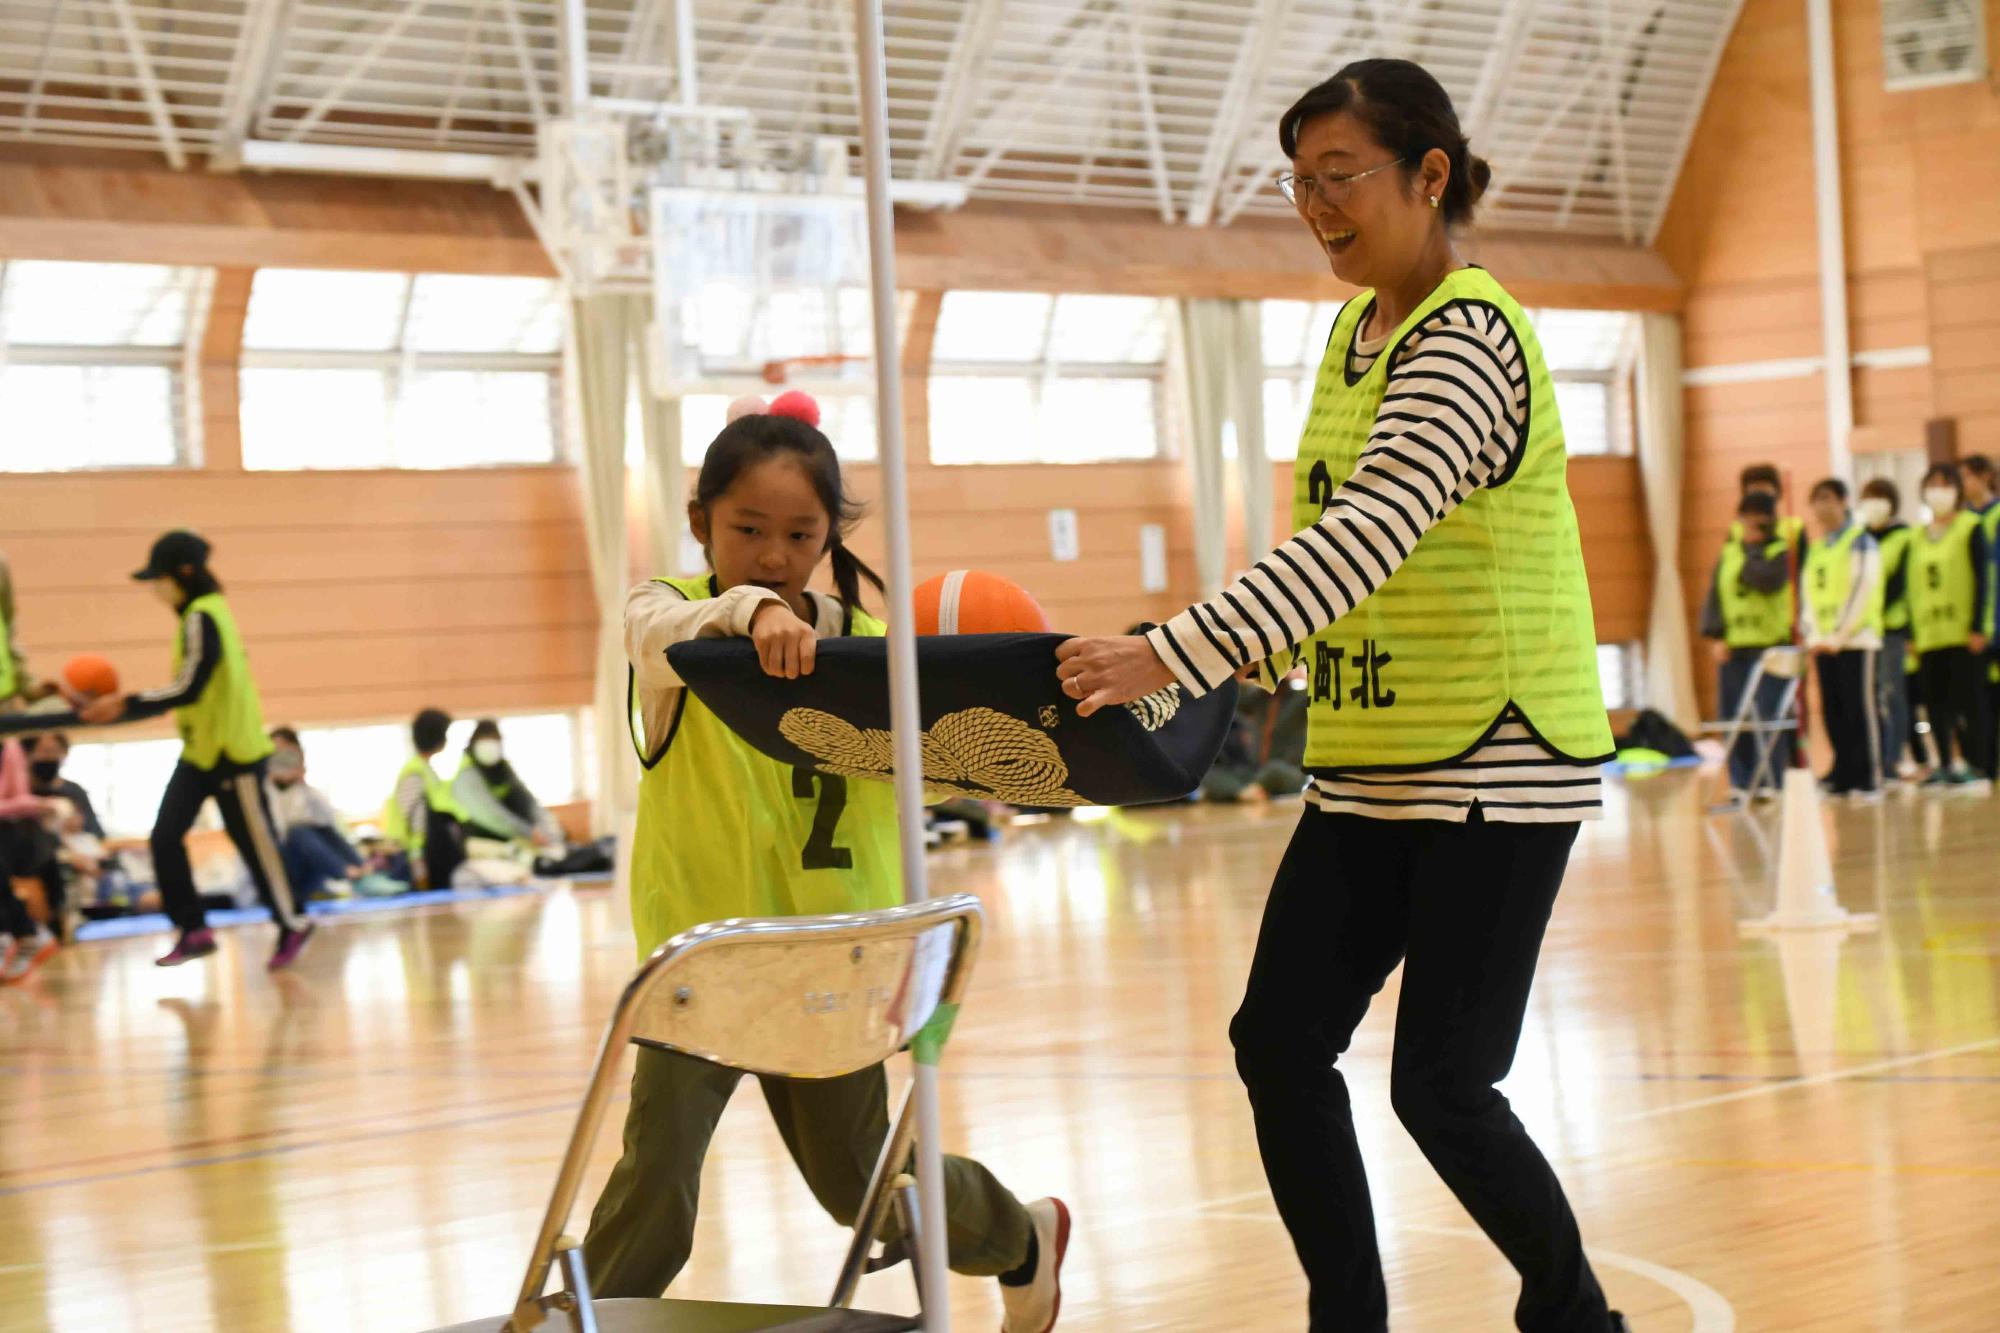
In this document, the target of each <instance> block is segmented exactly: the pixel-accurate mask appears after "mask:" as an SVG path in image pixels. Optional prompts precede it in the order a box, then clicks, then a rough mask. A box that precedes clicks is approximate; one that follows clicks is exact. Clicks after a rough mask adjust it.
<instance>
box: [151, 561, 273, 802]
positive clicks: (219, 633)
mask: <svg viewBox="0 0 2000 1333" xmlns="http://www.w3.org/2000/svg"><path fill="white" fill-rule="evenodd" d="M197 611H203V612H206V613H207V614H208V618H209V621H210V622H211V623H212V624H213V625H214V626H215V636H216V639H217V640H218V641H219V644H220V647H221V649H222V657H221V660H220V661H219V662H217V663H216V664H215V673H214V674H213V675H211V676H210V677H209V678H208V688H206V689H204V690H203V691H202V692H201V696H200V697H199V698H197V699H196V700H195V701H194V702H193V703H191V704H188V705H187V706H185V707H183V708H176V709H175V710H174V722H175V725H177V726H178V727H179V728H180V732H181V744H182V746H183V747H184V748H183V750H182V753H181V758H183V759H185V760H186V761H187V762H188V763H190V764H193V765H194V766H195V767H196V768H214V767H215V766H216V764H217V763H219V762H220V761H222V760H224V759H227V760H229V761H230V762H231V763H234V764H254V763H256V762H257V761H258V760H259V759H264V758H267V757H268V756H269V755H270V753H271V749H272V746H271V738H270V736H268V735H267V734H265V731H264V705H263V703H262V702H261V701H260V700H259V699H258V697H257V682H255V681H254V680H252V679H250V658H249V655H248V654H246V653H245V652H244V651H243V637H242V635H240V634H238V633H237V632H236V617H235V616H233V615H231V614H230V611H229V604H228V603H227V602H225V601H223V600H222V596H221V594H219V593H209V594H207V595H206V596H202V597H197V598H195V599H194V600H193V601H192V602H189V603H188V604H187V609H186V610H185V611H184V612H183V613H182V616H183V619H182V622H181V632H180V634H179V635H178V636H177V637H176V638H175V639H174V675H175V676H179V675H180V673H181V666H182V664H183V663H184V662H185V661H186V660H187V622H186V617H187V616H191V615H193V614H194V613H195V612H197Z"/></svg>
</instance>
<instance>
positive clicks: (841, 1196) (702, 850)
mask: <svg viewBox="0 0 2000 1333" xmlns="http://www.w3.org/2000/svg"><path fill="white" fill-rule="evenodd" d="M818 425H819V407H818V405H817V404H816V403H814V402H813V400H812V399H811V398H809V397H807V396H806V395H804V394H801V393H788V394H785V395H783V396H782V397H780V398H779V399H778V400H777V402H776V403H774V404H772V406H771V408H770V409H769V410H768V411H767V410H765V408H764V405H763V404H762V403H761V402H759V401H757V400H755V399H749V400H741V401H739V402H738V403H736V404H735V405H733V406H732V407H731V409H730V421H729V424H728V425H727V426H725V427H724V428H723V430H722V433H721V434H720V435H718V436H716V438H715V442H714V443H713V444H711V445H710V446H709V449H708V455H707V457H706V458H704V459H703V461H702V467H701V476H700V479H699V481H698V482H697V484H696V490H695V498H694V500H693V502H692V503H690V504H689V505H688V524H689V527H690V528H691V530H692V531H693V533H694V535H695V538H696V539H697V540H698V541H700V542H701V544H702V548H703V550H704V551H706V552H707V555H708V562H709V566H710V567H711V568H712V569H713V570H714V571H715V572H714V573H713V574H712V575H710V576H708V577H705V578H689V579H656V580H654V581H652V582H650V583H643V584H640V585H639V586H638V587H637V588H634V589H633V590H632V594H631V596H630V598H629V599H628V600H627V602H626V607H625V645H626V652H627V655H628V656H629V657H630V658H631V663H632V697H633V703H634V708H633V713H634V716H633V719H632V721H633V742H634V744H635V745H637V747H638V750H639V760H640V763H641V764H642V765H643V767H644V769H645V773H644V776H643V777H642V778H641V779H640V783H639V823H638V832H637V837H636V840H635V842H634V845H633V854H632V921H633V927H634V930H635V932H636V933H637V935H638V946H639V956H640V957H641V958H644V957H645V956H647V955H648V954H650V953H651V952H652V951H653V950H654V949H655V948H657V947H658V946H659V945H660V944H661V943H662V942H663V941H665V940H666V939H668V938H669V937H671V936H673V935H674V934H676V933H678V932H680V931H682V930H686V929H687V928H689V927H691V926H695V925H699V924H701V923H702V922H705V921H717V920H721V919H723V918H726V917H736V916H792V915H802V914H816V913H823V912H855V911H869V910H874V909H877V908H883V907H891V906H894V905H895V904H897V903H898V902H900V901H901V890H902V876H901V871H900V862H899V860H898V855H897V847H898V843H897V834H896V806H895V797H894V793H893V790H892V788H890V786H889V785H888V784H886V783H878V782H854V783H849V782H847V781H845V780H844V779H841V778H837V777H826V776H821V775H818V774H814V773H810V772H808V771H806V770H804V769H793V768H789V767H786V766H785V765H782V764H780V763H778V762H777V761H776V760H774V759H771V758H768V757H767V756H765V755H763V754H760V753H759V752H757V751H756V750H754V749H752V748H751V747H750V746H749V745H748V744H747V743H745V742H744V741H742V740H740V739H738V738H737V737H736V735H735V734H734V733H732V732H731V731H729V729H728V728H726V727H725V726H723V724H722V723H721V722H720V721H719V720H718V719H717V718H716V717H715V715H714V714H713V713H711V712H709V710H708V709H707V708H706V707H704V706H703V704H702V702H701V701H700V700H699V699H697V698H695V697H694V696H693V695H691V694H689V693H688V691H687V690H686V689H685V688H684V687H683V686H682V684H681V681H680V678H679V677H678V676H676V675H675V674H674V671H673V668H672V667H671V666H670V665H669V664H668V661H667V649H668V648H670V647H672V646H673V645H674V644H676V643H683V642H685V641H687V640H689V639H699V638H722V637H729V636H740V637H746V638H749V639H750V640H752V641H753V642H754V643H755V644H756V646H757V656H758V660H759V662H760V663H761V664H762V667H763V670H764V671H765V672H767V673H768V674H770V675H773V676H784V677H786V678H787V679H792V678H796V677H798V676H802V675H808V674H810V673H811V671H812V669H813V659H814V648H815V645H816V644H817V642H818V640H819V639H820V637H821V636H823V635H853V634H868V635H881V634H883V633H884V632H885V631H884V628H883V625H882V623H881V622H880V621H878V620H876V619H874V618H873V617H871V616H869V615H867V614H866V613H865V612H864V611H862V609H861V596H860V593H861V580H862V579H863V578H866V579H867V580H868V581H869V582H871V583H873V584H875V586H876V587H877V588H880V587H881V586H882V585H881V580H880V579H878V578H877V577H876V576H875V575H874V574H873V573H872V572H871V571H870V570H869V569H868V568H867V566H865V565H863V564H862V563H861V561H859V560H858V559H856V558H855V557H854V555H853V554H852V553H851V552H850V551H848V549H847V548H846V546H845V545H843V544H842V537H843V536H844V534H845V533H846V532H847V531H848V530H849V529H850V528H851V527H852V526H853V523H854V521H855V519H856V518H857V516H858V510H857V506H856V505H855V504H854V503H853V501H851V500H850V499H849V498H848V497H847V495H846V494H845V492H844V491H843V489H842V487H841V479H840V464H839V461H838V460H837V459H836V458H835V456H834V452H833V445H832V444H831V443H830V442H829V441H828V440H827V438H826V436H825V435H823V434H821V433H820V431H819V429H818ZM822 560H830V561H831V563H832V566H833V580H834V585H835V587H836V588H838V589H839V596H838V597H827V596H824V595H822V594H816V593H811V592H808V591H806V583H807V581H808V580H810V579H811V578H812V576H813V572H814V571H815V570H816V569H817V568H818V567H819V564H820V562H821V561H822ZM740 1077H741V1075H740V1074H738V1073H737V1072H736V1071H735V1070H731V1069H725V1068H723V1067H721V1066H719V1065H714V1064H709V1063H707V1062H705V1061H701V1060H696V1059H693V1058H691V1057H688V1056H684V1055H676V1054H670V1053H668V1052H664V1051H657V1050H651V1049H644V1048H642V1049H641V1050H640V1051H639V1052H638V1060H637V1067H636V1068H635V1070H634V1072H633V1075H632V1107H631V1111H630V1112H629V1113H628V1115H627V1117H626V1121H625V1153H624V1156H623V1157H622V1158H621V1159H620V1160H619V1162H618V1165H617V1167H616V1168H615V1169H614V1170H613V1171H612V1173H611V1178H610V1180H609V1181H608V1182H607V1183H606V1185H605V1187H604V1195H603V1197H602V1198H600V1199H599V1200H598V1203H597V1209H596V1211H595V1212H594V1213H593V1215H592V1216H591V1220H590V1231H589V1234H588V1235H587V1236H586V1238H585V1240H584V1255H585V1258H586V1260H587V1261H588V1264H589V1270H590V1283H591V1288H592V1290H593V1291H595V1292H596V1293H597V1294H598V1295H599V1296H605V1297H617V1296H658V1295H659V1294H660V1293H661V1292H663V1291H664V1290H666V1288H667V1285H668V1284H669V1283H670V1282H672V1281H673V1279H674V1277H675V1275H676V1274H678V1273H679V1272H680V1270H681V1267H682V1265H683V1264H685V1263H686V1262H687V1257H688V1252H689V1250H690V1248H691V1247H692V1245H693V1241H694V1221H695V1202H696V1194H697V1191H698V1189H699V1186H700V1183H701V1165H702V1158H703V1156H704V1155H705V1154H706V1153H707V1150H708V1140H709V1136H710V1135H711V1134H712V1133H713V1132H714V1129H715V1124H716V1121H717V1119H718V1118H720V1116H721V1115H722V1108H723V1107H724V1105H725V1104H727V1102H728V1101H729V1096H730V1093H731V1091H732V1090H733V1089H734V1088H735V1086H736V1083H737V1080H738V1079H739V1078H740ZM760 1082H761V1083H762V1085H763V1091H764V1099H765V1101H766V1102H767V1103H769V1105H770V1108H771V1114H772V1116H773V1117H774V1118H775V1119H776V1120H777V1122H778V1127H779V1130H780V1131H781V1133H782V1134H783V1136H784V1139H785V1143H786V1146H787V1147H788V1148H789V1149H790V1150H791V1153H792V1159H793V1160H794V1161H795V1162H796V1163H797V1164H798V1167H799V1170H800V1172H801V1173H802V1174H803V1175H804V1176H805V1178H806V1183H807V1185H809V1186H810V1187H811V1189H812V1192H813V1197H814V1198H816V1199H818V1200H819V1202H820V1205H821V1206H822V1207H824V1208H825V1209H826V1210H827V1212H829V1213H831V1214H832V1215H833V1217H834V1218H835V1219H836V1220H837V1221H839V1222H840V1223H842V1224H843V1225H848V1226H851V1225H852V1224H853V1222H854V1218H855V1216H856V1214H857V1213H858V1211H859V1209H860V1205H861V1199H862V1195H863V1193H864V1192H865V1190H866V1188H867V1184H868V1175H869V1172H870V1170H871V1169H872V1168H873V1165H874V1162H875V1158H876V1157H877V1155H878V1154H879V1153H880V1150H881V1147H882V1142H883V1140H884V1139H885V1138H886V1137H887V1135H888V1132H889V1119H888V1079H887V1077H886V1076H885V1074H884V1073H883V1071H882V1069H881V1067H880V1066H877V1067H876V1068H873V1069H869V1070H865V1071H863V1072H861V1073H858V1074H852V1075H849V1076H847V1077H845V1078H836V1079H811V1080H791V1079H781V1078H765V1079H761V1080H760ZM944 1169H945V1193H946V1198H947V1201H948V1202H947V1210H946V1211H947V1214H948V1216H947V1228H948V1233H949V1237H950V1242H949V1247H950V1262H951V1267H952V1268H954V1269H956V1270H957V1271H959V1272H961V1273H972V1274H983V1275H992V1276H997V1277H998V1278H999V1279H1000V1284H1001V1300H1002V1303H1003V1305H1004V1306H1005V1309H1006V1318H1005V1322H1004V1323H1003V1324H1002V1330H1003V1333H1048V1330H1050V1329H1052V1328H1054V1327H1055V1322H1056V1316H1057V1313H1058V1312H1059V1310H1060V1307H1061V1299H1062V1294H1061V1272H1062V1262H1063V1256H1064V1251H1065V1250H1066V1249H1067V1248H1068V1244H1069V1213H1068V1210H1067V1209H1066V1208H1065V1207H1064V1206H1063V1204H1062V1203H1061V1202H1060V1201H1059V1200H1055V1199H1044V1200H1041V1201H1040V1202H1038V1203H1034V1204H1030V1205H1028V1206H1026V1207H1023V1206H1022V1204H1021V1203H1020V1202H1019V1201H1018V1200H1017V1199H1016V1198H1015V1197H1014V1196H1013V1195H1012V1194H1011V1193H1009V1192H1008V1191H1007V1189H1006V1187H1005V1186H1003V1185H1002V1184H1001V1183H1000V1182H999V1181H998V1180H996V1179H995V1178H994V1177H993V1175H992V1173H991V1172H989V1171H988V1170H987V1169H986V1168H985V1167H983V1166H980V1165H979V1164H978V1163H976V1162H972V1161H968V1160H967V1159H965V1158H961V1157H947V1158H946V1159H945V1162H944Z"/></svg>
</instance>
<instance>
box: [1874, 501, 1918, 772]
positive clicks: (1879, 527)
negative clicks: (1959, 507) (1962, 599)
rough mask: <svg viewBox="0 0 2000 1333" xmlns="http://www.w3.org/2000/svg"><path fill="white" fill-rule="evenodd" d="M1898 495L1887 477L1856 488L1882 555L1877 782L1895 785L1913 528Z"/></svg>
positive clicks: (1906, 722)
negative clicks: (1879, 775)
mask: <svg viewBox="0 0 2000 1333" xmlns="http://www.w3.org/2000/svg"><path fill="white" fill-rule="evenodd" d="M1902 504H1903V496H1902V492H1900V491H1898V490H1897V489H1896V483H1895V482H1893V481H1890V480H1889V479H1888V478H1887V477H1876V478H1873V479H1872V480H1870V481H1869V482H1868V483H1867V484H1866V485H1864V486H1862V488H1861V505H1860V509H1861V519H1862V522H1864V523H1866V524H1867V525H1868V533H1869V535H1870V536H1872V537H1874V538H1875V545H1876V546H1877V547H1878V548H1879V549H1880V551H1881V556H1882V651H1881V654H1880V656H1879V657H1878V659H1877V662H1876V669H1875V685H1876V693H1875V698H1876V703H1875V707H1876V712H1877V713H1878V714H1879V716H1880V719H1881V725H1880V727H1879V730H1880V732H1881V736H1882V740H1881V747H1882V750H1881V753H1882V780H1883V785H1884V786H1893V785H1895V783H1896V782H1897V781H1899V775H1900V774H1901V772H1902V769H1903V754H1904V751H1905V750H1907V749H1908V748H1909V747H1910V745H1911V742H1912V741H1913V740H1914V737H1913V735H1912V733H1911V730H1910V698H1911V695H1912V693H1913V681H1912V674H1913V673H1912V672H1911V669H1910V668H1911V665H1912V661H1913V659H1912V656H1911V653H1910V539H1911V538H1912V537H1913V536H1915V534H1916V529H1914V528H1912V527H1911V526H1910V525H1909V524H1907V523H1905V522H1903V520H1902V517H1901V515H1900V513H1899V511H1900V510H1901V509H1902Z"/></svg>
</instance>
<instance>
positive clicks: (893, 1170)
mask: <svg viewBox="0 0 2000 1333" xmlns="http://www.w3.org/2000/svg"><path fill="white" fill-rule="evenodd" d="M916 1125H917V1117H916V1114H915V1108H914V1106H913V1105H912V1101H911V1098H910V1097H909V1096H908V1095H907V1094H906V1095H905V1096H904V1098H903V1109H902V1111H901V1112H900V1113H899V1114H898V1115H897V1116H896V1123H895V1125H894V1127H893V1128H891V1129H890V1131H889V1137H888V1139H887V1141H885V1142H884V1143H883V1144H882V1155H881V1156H880V1157H878V1158H876V1159H875V1170H874V1172H873V1173H872V1174H870V1176H869V1177H868V1190H867V1192H866V1193H865V1194H863V1195H862V1196H861V1210H860V1214H859V1215H858V1216H857V1217H856V1218H855V1219H854V1235H853V1237H852V1238H851V1239H850V1240H849V1241H848V1243H847V1257H846V1258H845V1259H844V1260H842V1261H841V1265H840V1278H839V1280H838V1281H837V1282H835V1283H834V1288H833V1299H832V1300H830V1301H828V1302H827V1305H829V1306H830V1307H832V1308H833V1309H836V1310H844V1309H846V1308H847V1307H848V1306H849V1305H852V1304H853V1303H854V1288H855V1287H856V1285H858V1284H859V1283H860V1281H861V1274H862V1273H863V1272H864V1271H866V1269H867V1266H868V1252H869V1251H870V1250H872V1249H874V1248H875V1233H876V1232H878V1231H880V1230H881V1229H882V1215H883V1214H884V1213H885V1212H886V1211H887V1210H888V1207H889V1198H890V1191H891V1188H892V1186H891V1182H892V1181H894V1180H895V1179H896V1178H897V1177H898V1176H900V1175H902V1174H903V1173H904V1169H905V1168H906V1167H907V1166H908V1165H909V1161H910V1143H911V1140H912V1139H914V1138H915V1137H916ZM911 1253H912V1254H913V1255H914V1254H915V1253H916V1251H915V1249H914V1248H912V1250H911Z"/></svg>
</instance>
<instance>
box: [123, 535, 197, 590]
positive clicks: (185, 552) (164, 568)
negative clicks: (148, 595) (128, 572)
mask: <svg viewBox="0 0 2000 1333" xmlns="http://www.w3.org/2000/svg"><path fill="white" fill-rule="evenodd" d="M189 565H192V566H194V567H195V568H196V569H206V568H207V567H208V543H207V542H206V541H204V540H203V539H202V538H201V536H200V535H199V534H197V533H192V532H189V531H188V530H187V529H185V528H176V529H174V530H173V531H172V532H169V533H167V534H166V535H165V536H163V537H161V538H160V539H159V540H158V541H156V542H154V543H153V551H152V554H150V555H148V556H147V557H146V567H145V568H144V569H142V570H139V571H138V572H137V573H135V574H133V575H132V577H133V578H134V579H137V580H139V581H141V582H144V581H147V580H150V579H163V578H165V577H167V575H169V574H175V573H178V572H179V571H180V570H182V569H183V568H185V567H187V566H189Z"/></svg>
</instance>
